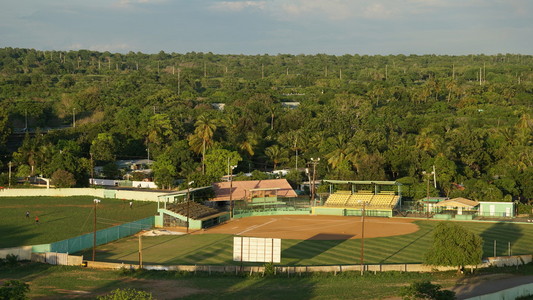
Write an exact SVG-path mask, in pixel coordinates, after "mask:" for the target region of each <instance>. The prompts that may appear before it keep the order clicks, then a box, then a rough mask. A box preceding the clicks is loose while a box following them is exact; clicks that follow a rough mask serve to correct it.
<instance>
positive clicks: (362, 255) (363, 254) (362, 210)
mask: <svg viewBox="0 0 533 300" xmlns="http://www.w3.org/2000/svg"><path fill="white" fill-rule="evenodd" d="M365 204H366V202H365V201H363V208H362V209H361V276H363V272H364V271H365Z"/></svg>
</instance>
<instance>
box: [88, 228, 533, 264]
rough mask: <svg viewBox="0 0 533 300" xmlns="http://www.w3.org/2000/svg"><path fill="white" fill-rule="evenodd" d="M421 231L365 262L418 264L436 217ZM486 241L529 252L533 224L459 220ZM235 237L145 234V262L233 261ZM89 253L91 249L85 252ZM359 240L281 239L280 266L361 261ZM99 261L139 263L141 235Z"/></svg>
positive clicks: (368, 251)
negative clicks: (155, 235)
mask: <svg viewBox="0 0 533 300" xmlns="http://www.w3.org/2000/svg"><path fill="white" fill-rule="evenodd" d="M415 222H416V224H417V225H418V226H419V228H420V230H418V231H417V232H415V233H411V234H406V235H401V236H392V237H382V238H369V239H365V263H368V264H378V263H383V264H388V263H419V262H422V260H423V256H424V253H425V252H426V251H427V249H428V248H429V245H430V243H431V239H432V231H433V229H434V228H435V226H436V225H437V224H438V223H439V222H438V221H422V220H420V221H415ZM461 224H462V225H463V226H465V227H467V228H469V229H470V230H472V231H473V232H475V233H478V234H480V235H481V236H482V237H483V239H484V256H492V255H493V251H494V248H493V245H494V240H497V253H496V254H497V255H507V254H508V243H509V242H511V246H512V254H531V252H532V250H531V249H533V225H531V224H512V223H481V222H461ZM232 247H233V236H231V235H225V234H202V235H183V236H160V237H143V261H144V263H145V264H166V265H177V264H185V265H194V264H211V265H222V264H235V262H233V260H232ZM85 254H86V255H89V253H88V252H87V253H85ZM359 259H360V240H337V241H316V240H283V241H282V262H281V264H282V265H337V264H358V263H359V262H360V260H359ZM97 260H99V261H113V262H124V263H137V261H138V239H137V238H132V237H130V238H124V239H122V240H119V241H117V242H114V243H110V244H107V245H103V246H100V247H98V249H97Z"/></svg>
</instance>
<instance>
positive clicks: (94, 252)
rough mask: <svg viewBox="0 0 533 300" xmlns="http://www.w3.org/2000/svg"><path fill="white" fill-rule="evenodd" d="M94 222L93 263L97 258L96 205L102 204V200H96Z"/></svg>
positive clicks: (94, 201)
mask: <svg viewBox="0 0 533 300" xmlns="http://www.w3.org/2000/svg"><path fill="white" fill-rule="evenodd" d="M93 203H94V221H93V261H94V258H95V256H96V204H98V203H100V199H94V200H93Z"/></svg>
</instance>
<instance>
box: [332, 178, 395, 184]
mask: <svg viewBox="0 0 533 300" xmlns="http://www.w3.org/2000/svg"><path fill="white" fill-rule="evenodd" d="M323 181H324V182H329V183H334V184H377V185H402V184H401V183H399V182H397V181H383V180H371V181H364V180H330V179H325V180H323Z"/></svg>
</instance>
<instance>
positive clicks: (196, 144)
mask: <svg viewBox="0 0 533 300" xmlns="http://www.w3.org/2000/svg"><path fill="white" fill-rule="evenodd" d="M216 124H217V121H216V120H214V119H211V118H209V117H208V116H207V115H201V116H199V117H198V119H197V120H196V123H194V126H196V128H195V129H194V134H192V135H190V136H189V145H190V146H191V149H192V151H194V152H195V153H202V174H205V161H204V160H205V151H206V150H207V148H209V147H210V146H211V145H212V143H213V135H214V134H215V131H216V129H217V125H216Z"/></svg>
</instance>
